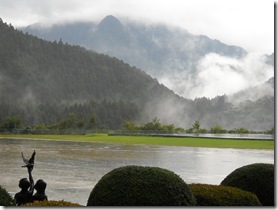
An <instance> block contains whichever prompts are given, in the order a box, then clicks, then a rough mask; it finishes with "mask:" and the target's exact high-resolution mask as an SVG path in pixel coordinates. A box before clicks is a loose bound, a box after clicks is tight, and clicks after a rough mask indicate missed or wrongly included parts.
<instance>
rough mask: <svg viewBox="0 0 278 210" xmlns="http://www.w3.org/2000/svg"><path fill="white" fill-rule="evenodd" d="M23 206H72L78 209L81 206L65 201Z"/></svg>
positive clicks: (38, 202)
mask: <svg viewBox="0 0 278 210" xmlns="http://www.w3.org/2000/svg"><path fill="white" fill-rule="evenodd" d="M23 206H64V207H69V206H72V207H78V206H81V205H79V204H78V203H71V202H68V201H64V200H61V201H53V200H51V201H47V200H44V201H34V202H32V203H26V204H24V205H23Z"/></svg>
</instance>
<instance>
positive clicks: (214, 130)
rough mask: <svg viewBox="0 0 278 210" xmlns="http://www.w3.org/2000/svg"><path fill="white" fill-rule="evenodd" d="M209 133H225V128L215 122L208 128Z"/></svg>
mask: <svg viewBox="0 0 278 210" xmlns="http://www.w3.org/2000/svg"><path fill="white" fill-rule="evenodd" d="M210 132H211V133H227V130H225V129H224V128H223V127H222V126H221V125H219V124H216V125H215V126H214V127H212V128H211V129H210Z"/></svg>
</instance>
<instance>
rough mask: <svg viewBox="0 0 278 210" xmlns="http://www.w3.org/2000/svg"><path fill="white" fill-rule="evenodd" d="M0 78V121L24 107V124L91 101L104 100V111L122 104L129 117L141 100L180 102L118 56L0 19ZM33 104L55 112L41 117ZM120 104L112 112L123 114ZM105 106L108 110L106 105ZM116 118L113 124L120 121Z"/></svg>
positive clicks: (21, 111)
mask: <svg viewBox="0 0 278 210" xmlns="http://www.w3.org/2000/svg"><path fill="white" fill-rule="evenodd" d="M0 79H1V85H0V88H1V90H2V91H1V93H0V100H1V102H2V104H1V116H0V117H1V118H2V120H3V119H4V118H5V117H6V115H8V113H9V114H13V113H14V114H22V115H28V114H27V113H26V112H27V111H26V109H27V108H28V110H29V111H30V113H32V114H33V115H36V116H33V117H30V116H28V117H27V116H25V117H24V118H25V121H27V122H28V123H30V124H32V123H50V122H52V123H53V121H55V120H58V119H57V118H58V116H60V117H65V115H66V111H64V110H65V109H67V110H70V109H71V108H70V106H75V105H76V104H79V105H80V104H83V105H84V104H85V105H86V103H91V102H92V101H93V102H94V104H95V105H97V104H98V105H99V106H101V105H103V104H107V103H108V104H109V103H110V105H111V106H110V109H113V108H114V107H115V106H116V105H117V106H118V105H119V104H122V105H123V103H126V106H130V107H132V108H131V110H130V112H132V111H133V112H134V113H132V114H130V113H129V114H128V113H126V114H127V115H131V116H133V118H132V119H129V120H135V119H137V118H140V116H139V110H141V112H142V109H143V108H144V106H145V105H146V103H148V104H149V103H152V101H156V102H159V100H158V99H159V98H163V99H167V100H173V101H175V100H178V101H185V99H182V98H181V97H179V96H177V95H175V94H174V93H173V91H171V90H169V89H167V88H166V87H164V86H163V85H161V84H159V83H158V82H157V80H155V79H153V78H152V77H150V76H149V75H147V74H146V73H145V72H143V71H141V70H139V69H137V68H135V67H131V66H130V65H128V64H126V63H124V62H123V61H121V60H119V59H116V58H112V57H109V56H107V55H102V54H98V53H94V52H90V51H87V50H85V49H84V48H82V47H79V46H70V45H68V44H63V43H62V41H60V42H56V41H54V42H48V41H44V40H42V39H39V38H37V37H34V36H32V35H27V34H24V33H23V32H21V31H18V30H15V29H14V28H13V26H11V25H9V26H8V25H7V24H5V23H3V22H2V21H0ZM103 100H106V101H104V102H103ZM102 102H103V103H102ZM156 102H155V103H156ZM111 103H112V104H111ZM113 103H114V105H113ZM115 103H116V105H115ZM46 104H47V105H46ZM39 106H40V107H41V108H44V109H45V110H46V109H48V108H47V107H52V110H55V111H54V112H53V114H51V115H54V113H55V115H56V116H57V117H56V119H53V120H52V121H51V120H49V119H44V120H42V117H41V116H42V115H44V116H45V113H41V112H44V111H45V110H44V111H42V110H41V109H40V110H41V111H39V108H38V107H39ZM57 106H58V108H57ZM61 106H62V107H63V108H61ZM112 106H114V107H112ZM126 106H122V107H121V110H118V111H119V112H125V110H127V107H126ZM106 107H107V108H108V109H109V106H106ZM49 109H50V110H51V108H49ZM123 109H124V110H123ZM34 110H37V111H38V112H40V113H38V112H35V111H34ZM108 111H109V110H108ZM110 111H111V110H110ZM57 112H63V114H61V113H60V114H58V113H57ZM96 112H97V111H96V110H93V111H92V113H87V114H88V115H92V114H97V113H96ZM23 113H25V114H23ZM140 114H141V113H140ZM99 115H100V114H99ZM111 115H112V114H111ZM116 115H117V114H116V113H115V116H116ZM123 115H124V114H123ZM53 117H54V116H53ZM99 117H100V118H101V116H99ZM110 117H113V116H110ZM31 118H32V120H30V119H31ZM49 118H51V117H49ZM54 118H55V117H54ZM103 118H107V117H105V116H103ZM121 118H124V116H123V117H121ZM127 119H128V118H127ZM121 120H122V121H119V123H118V125H117V127H118V128H119V126H120V124H121V122H123V120H124V119H121ZM114 124H115V123H114ZM106 126H107V125H106Z"/></svg>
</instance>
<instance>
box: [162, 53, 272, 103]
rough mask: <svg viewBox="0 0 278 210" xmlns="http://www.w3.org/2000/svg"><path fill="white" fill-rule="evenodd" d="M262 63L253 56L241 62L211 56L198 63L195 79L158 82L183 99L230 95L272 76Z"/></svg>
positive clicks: (170, 77) (180, 77) (171, 78)
mask: <svg viewBox="0 0 278 210" xmlns="http://www.w3.org/2000/svg"><path fill="white" fill-rule="evenodd" d="M265 59H266V58H265V57H264V56H261V55H258V54H252V53H249V54H248V55H247V56H245V57H244V58H242V59H235V58H230V57H224V56H221V55H218V54H214V53H210V54H207V55H206V56H205V57H204V58H203V59H200V60H199V62H198V64H197V67H196V70H197V72H196V74H195V75H189V74H188V73H186V74H179V75H167V76H166V75H164V77H162V78H160V79H159V80H160V81H161V82H162V83H164V84H165V85H166V86H167V87H169V88H170V89H173V90H174V91H175V92H176V93H178V94H180V95H182V96H184V97H186V98H191V99H194V98H196V97H209V98H214V97H216V96H217V95H224V94H226V95H231V94H234V93H236V92H239V91H241V90H244V89H248V88H250V87H254V86H257V85H260V84H263V83H264V82H266V81H267V80H269V79H270V78H271V77H273V76H274V70H273V66H271V65H268V64H266V62H265Z"/></svg>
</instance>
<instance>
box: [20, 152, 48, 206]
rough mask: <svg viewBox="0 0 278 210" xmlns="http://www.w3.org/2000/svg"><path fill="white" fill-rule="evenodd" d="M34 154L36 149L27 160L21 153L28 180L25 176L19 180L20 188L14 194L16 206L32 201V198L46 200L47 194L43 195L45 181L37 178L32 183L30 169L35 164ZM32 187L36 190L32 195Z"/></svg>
mask: <svg viewBox="0 0 278 210" xmlns="http://www.w3.org/2000/svg"><path fill="white" fill-rule="evenodd" d="M35 155H36V151H34V152H33V154H32V156H31V158H30V159H29V160H28V159H26V158H25V157H24V155H23V153H21V157H22V160H23V162H24V163H25V165H24V166H22V167H26V168H27V170H28V174H29V181H28V179H27V178H23V179H21V180H20V181H19V185H18V186H19V187H20V188H21V191H20V192H18V193H16V194H15V200H16V204H17V205H18V206H20V205H22V204H25V203H30V202H33V201H34V200H39V201H42V200H47V196H46V195H45V189H46V182H44V181H43V180H42V179H39V180H38V181H37V182H36V184H35V185H34V180H33V177H32V170H33V168H34V165H35ZM34 189H36V191H37V192H36V194H35V195H34V196H33V192H34Z"/></svg>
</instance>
